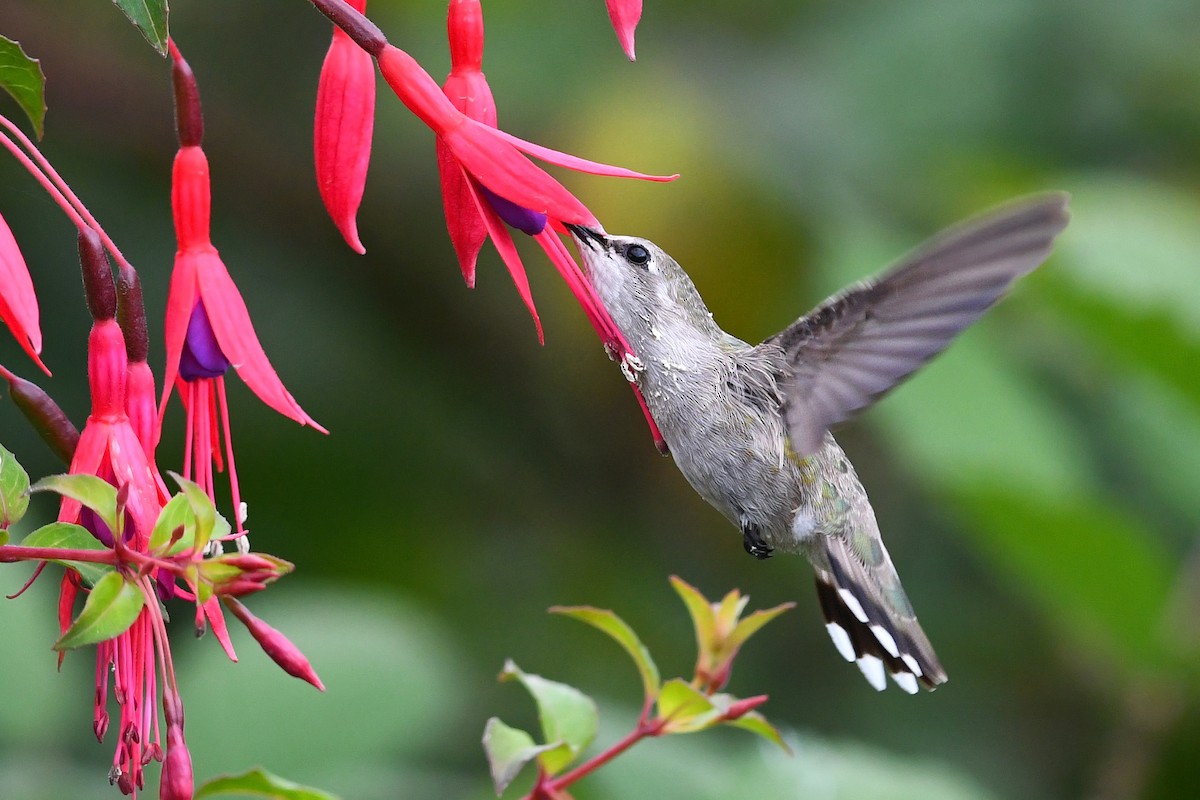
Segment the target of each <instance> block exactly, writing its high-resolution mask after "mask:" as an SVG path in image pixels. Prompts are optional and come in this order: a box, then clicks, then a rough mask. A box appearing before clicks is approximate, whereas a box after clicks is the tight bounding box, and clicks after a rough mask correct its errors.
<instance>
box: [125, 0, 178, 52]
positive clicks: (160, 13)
mask: <svg viewBox="0 0 1200 800" xmlns="http://www.w3.org/2000/svg"><path fill="white" fill-rule="evenodd" d="M113 4H114V5H115V6H116V7H117V8H119V9H121V11H122V12H124V14H125V16H126V17H128V18H129V21H130V22H132V23H133V24H134V25H136V26H137V28H138V30H140V31H141V32H142V36H145V37H146V41H148V42H149V43H150V44H151V45H153V46H154V49H155V50H157V51H158V52H159V53H160V54H162V55H164V56H165V55H166V54H167V14H168V10H169V9H168V8H167V0H113Z"/></svg>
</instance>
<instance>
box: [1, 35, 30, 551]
mask: <svg viewBox="0 0 1200 800" xmlns="http://www.w3.org/2000/svg"><path fill="white" fill-rule="evenodd" d="M0 38H2V37H0ZM28 508H29V474H28V473H27V472H25V469H24V467H22V466H21V465H20V463H19V462H18V461H17V457H16V456H14V455H13V454H12V453H10V452H8V450H5V449H4V447H3V446H2V445H0V530H4V529H5V528H7V527H8V526H10V525H14V524H16V523H17V522H19V521H20V519H21V517H23V516H25V511H26V509H28ZM0 544H3V542H0Z"/></svg>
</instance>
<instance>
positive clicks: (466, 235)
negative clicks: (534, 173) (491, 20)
mask: <svg viewBox="0 0 1200 800" xmlns="http://www.w3.org/2000/svg"><path fill="white" fill-rule="evenodd" d="M446 27H447V32H448V34H449V40H450V65H451V66H450V74H449V76H447V78H446V83H445V85H444V86H443V91H444V93H445V94H446V97H447V98H449V100H450V102H451V103H452V104H453V105H454V107H455V108H456V109H458V110H459V111H460V112H462V113H463V114H464V115H465V116H466V117H467V118H468V119H470V120H473V121H476V122H478V123H481V124H483V125H486V126H490V127H492V128H495V127H496V125H497V113H496V104H495V101H494V99H493V98H492V91H491V88H490V87H489V86H488V82H487V78H486V77H485V76H484V74H483V41H484V35H483V10H482V7H481V6H480V3H479V0H451V2H450V8H449V13H448V15H447V26H446ZM437 155H438V169H439V172H440V174H441V181H442V201H443V204H444V206H445V211H446V223H447V226H448V227H449V230H450V238H451V241H452V242H453V243H454V250H455V253H456V254H457V255H458V259H459V266H460V267H461V269H462V271H463V277H464V278H466V280H467V284H468V285H469V286H473V285H474V283H475V263H476V259H477V257H478V254H479V250H480V248H481V247H482V246H483V242H484V240H485V239H487V238H489V237H490V238H491V240H492V243H493V244H494V245H495V246H496V250H497V251H498V252H499V253H500V257H501V259H502V260H503V261H504V263H505V265H506V266H507V267H508V271H509V274H510V275H511V276H512V279H513V283H514V284H515V285H516V287H517V291H518V292H519V293H520V295H521V299H522V300H523V301H524V302H525V305H526V307H527V308H528V309H529V313H530V314H531V315H532V316H533V319H534V322H535V324H536V325H537V327H538V336H539V338H541V336H542V329H541V322H540V321H539V320H538V315H537V309H536V308H535V306H534V303H533V296H532V294H531V293H530V290H529V280H528V278H527V277H526V274H525V267H524V264H523V263H522V262H521V258H520V255H519V254H518V252H517V249H516V247H515V245H514V244H513V241H512V236H511V234H509V232H508V230H507V229H506V228H505V226H504V224H502V223H506V224H507V225H509V226H511V227H512V228H514V229H516V230H519V231H521V232H522V233H524V234H526V235H528V236H532V237H533V238H534V240H535V241H536V242H537V243H538V245H540V246H541V248H542V250H543V251H544V252H545V253H546V256H547V258H549V259H550V261H551V263H553V264H554V266H555V268H556V269H557V270H558V271H559V274H560V275H561V276H562V278H563V280H564V281H566V283H567V286H568V287H569V288H570V289H571V292H572V294H574V295H575V298H576V299H577V300H578V301H579V304H580V306H581V307H582V308H583V310H584V313H585V314H586V316H587V318H588V320H589V321H590V322H591V324H592V326H593V327H594V328H595V329H596V333H597V334H598V335H599V336H600V340H601V341H602V342H603V344H604V347H605V349H606V351H607V352H608V353H609V354H610V355H612V356H613V357H614V358H616V359H617V360H618V361H620V362H621V364H622V366H623V367H625V368H627V369H628V368H629V367H630V365H635V364H637V363H638V362H637V360H636V356H635V355H634V354H633V352H632V351H631V350H630V348H629V345H628V344H627V343H626V342H625V340H624V337H623V336H622V335H621V332H620V331H619V330H618V329H617V326H616V323H615V322H613V320H612V317H611V316H610V315H609V313H608V311H607V309H605V308H604V305H603V304H602V303H601V302H600V299H599V297H597V295H596V293H595V290H594V289H593V288H592V285H591V283H590V282H589V281H588V280H587V278H586V277H585V276H584V274H583V271H582V270H581V269H580V268H579V265H578V264H577V263H576V261H575V259H574V258H573V257H572V256H571V254H570V252H569V251H568V250H567V249H566V247H564V246H563V243H562V240H561V239H559V237H558V233H557V232H556V231H561V230H563V227H562V226H563V223H565V222H570V221H571V220H569V219H565V218H561V217H555V216H554V215H553V214H552V213H550V212H548V211H538V210H534V209H532V208H529V207H526V206H522V205H520V204H519V203H517V202H514V201H513V200H511V199H509V198H507V197H504V196H503V195H501V194H498V193H497V192H495V191H493V190H492V189H491V188H489V187H488V186H487V185H485V184H484V183H483V182H481V181H479V180H478V179H476V178H475V177H473V176H472V175H471V174H470V173H469V172H468V171H467V169H466V168H465V166H464V164H463V163H462V162H461V161H459V159H458V158H457V157H456V156H455V153H454V151H453V150H452V148H451V146H450V145H449V144H448V143H447V141H446V140H445V138H444V137H442V136H439V137H438V139H437ZM609 169H616V168H609ZM602 174H613V173H602ZM639 177H644V176H639ZM572 199H574V198H572ZM576 202H578V201H576ZM580 205H582V204H580ZM585 210H586V209H585ZM587 213H588V215H589V216H590V215H591V212H587ZM630 386H631V387H632V388H633V391H634V395H635V396H636V397H637V399H638V403H639V404H640V405H641V407H642V411H643V413H644V414H645V415H646V421H647V423H648V424H649V426H650V430H651V432H652V434H653V436H654V440H655V444H656V445H657V446H658V447H659V448H660V449H662V448H664V447H665V446H666V443H665V442H664V441H663V438H662V435H661V434H660V433H659V431H658V427H657V425H656V424H655V422H654V419H653V417H651V415H650V412H649V409H648V408H647V407H646V404H645V401H644V399H643V398H642V396H641V392H640V390H639V389H638V388H637V385H636V384H635V383H633V382H632V381H631V382H630Z"/></svg>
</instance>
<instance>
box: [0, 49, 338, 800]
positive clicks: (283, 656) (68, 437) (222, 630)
mask: <svg viewBox="0 0 1200 800" xmlns="http://www.w3.org/2000/svg"><path fill="white" fill-rule="evenodd" d="M170 50H171V54H172V61H173V64H174V67H175V68H174V73H175V84H176V89H177V97H178V98H179V102H178V120H177V121H178V127H179V132H180V144H181V147H180V152H179V155H178V156H177V159H176V166H175V172H174V181H173V192H172V205H173V210H174V212H175V221H176V233H177V236H178V240H179V252H178V253H177V256H176V263H175V271H174V273H173V274H172V278H171V290H170V297H169V299H168V307H167V313H166V331H165V340H166V351H167V367H166V375H167V378H166V381H165V385H164V387H163V395H162V401H161V407H160V403H159V402H158V401H156V397H155V395H156V391H155V381H154V374H153V371H152V369H151V367H150V365H149V363H148V361H147V354H148V351H149V341H148V334H147V326H146V318H145V311H144V308H143V304H142V296H141V286H140V281H139V279H138V275H137V271H136V270H135V269H134V268H133V266H132V265H131V264H130V263H129V262H128V261H127V260H126V259H125V258H124V257H123V256H122V254H121V252H120V251H119V250H118V249H117V247H116V245H115V244H114V243H113V242H112V240H111V239H110V238H109V237H108V236H107V234H105V233H104V230H103V228H101V226H100V224H99V223H98V222H97V221H96V219H95V218H94V217H93V216H92V215H91V214H90V213H89V212H88V210H87V209H86V207H84V205H83V203H82V202H81V201H80V200H79V198H78V197H77V196H76V195H75V194H74V193H73V192H72V191H71V189H70V187H69V186H67V184H66V182H65V181H64V180H63V179H62V178H61V176H60V175H59V174H58V173H57V172H56V171H55V170H54V168H53V167H52V166H51V165H50V163H49V162H48V161H47V160H46V159H45V158H44V156H42V154H41V153H40V152H39V151H38V149H37V147H36V146H35V145H34V144H33V142H32V141H30V140H29V138H28V137H26V136H25V135H24V134H23V133H22V132H21V131H20V129H19V128H17V127H16V126H15V125H14V124H13V123H12V122H11V121H9V120H8V119H6V118H4V117H2V116H0V128H3V132H0V146H3V147H4V148H5V149H6V150H8V151H9V153H11V154H12V155H13V157H14V158H16V160H17V161H18V162H19V163H20V164H22V165H23V166H25V167H26V169H27V170H28V171H29V172H30V174H31V175H33V177H34V178H35V179H36V180H37V181H38V182H39V183H40V184H41V185H42V187H43V188H45V189H46V191H47V192H48V193H49V194H50V196H51V197H52V198H53V199H54V200H55V201H56V202H57V203H58V204H59V206H60V207H61V208H62V209H63V211H64V212H65V213H66V215H67V217H68V218H69V219H70V220H71V222H72V223H73V225H74V226H75V227H76V229H77V230H78V231H79V254H80V267H81V272H82V275H83V284H84V290H85V297H86V300H87V307H88V311H89V313H90V315H91V318H92V328H91V333H90V334H89V337H88V348H87V351H88V384H89V389H90V396H91V412H90V414H89V415H88V417H87V420H86V422H85V424H84V426H83V429H82V431H77V430H76V428H75V427H74V425H72V423H71V422H70V420H69V419H68V417H67V415H66V414H64V413H63V412H62V410H61V409H60V408H59V407H58V406H57V404H55V403H54V401H53V400H52V399H51V398H50V397H49V395H47V394H46V393H45V392H44V391H42V390H41V389H40V388H39V387H37V386H36V385H35V384H34V383H32V382H31V381H28V380H26V379H24V378H21V377H19V376H17V375H16V374H14V373H13V372H12V371H10V370H8V369H7V368H5V367H3V366H0V378H3V380H4V381H5V382H6V383H7V384H8V387H9V394H10V396H11V397H12V398H13V400H14V401H15V405H17V407H18V408H20V409H21V411H22V412H23V413H24V414H25V415H26V416H27V417H28V418H29V420H30V422H31V423H33V425H34V428H35V429H36V430H37V431H38V433H39V434H40V435H41V436H42V438H43V439H45V440H46V441H47V443H48V444H49V445H50V446H51V448H52V449H53V451H54V452H55V453H56V454H58V455H59V456H60V457H61V458H62V459H63V460H64V462H66V463H67V464H68V470H67V473H66V474H65V475H60V476H51V477H49V478H45V479H43V480H42V481H39V482H38V483H37V484H35V485H34V486H33V487H32V491H35V492H36V491H50V492H55V493H57V494H59V495H61V498H62V499H61V503H60V506H59V513H58V518H57V521H56V522H54V523H52V524H50V525H47V526H44V527H42V528H39V529H38V530H36V531H34V532H33V533H31V534H29V535H28V536H26V537H25V538H24V539H23V540H22V541H21V544H20V545H19V546H18V545H9V544H7V540H8V528H9V526H11V525H12V524H14V523H16V522H17V521H18V520H19V519H20V516H21V514H22V513H23V511H24V506H25V505H27V503H28V500H27V497H26V494H27V489H26V488H23V487H28V478H27V477H25V476H24V472H23V470H21V468H20V466H19V465H18V464H16V461H15V459H14V458H13V457H12V455H11V454H10V453H8V452H7V451H5V450H3V448H0V562H16V561H34V562H37V563H38V567H37V569H36V570H35V572H34V574H33V577H31V578H30V580H29V582H28V583H27V586H28V585H29V584H32V582H33V581H34V580H35V579H36V578H37V576H38V575H39V574H40V573H41V572H42V570H43V568H44V567H45V565H46V564H47V563H49V562H51V561H53V562H55V563H59V564H62V565H63V566H65V567H66V568H67V569H66V570H65V571H64V574H63V577H62V580H61V584H60V589H59V602H58V619H59V625H60V632H61V636H60V639H59V641H58V642H57V643H56V644H55V649H56V650H58V652H59V661H60V663H61V660H62V658H63V656H64V654H65V653H66V651H67V650H70V649H74V648H78V647H83V646H86V645H95V648H96V690H95V694H94V700H95V702H94V710H93V731H94V732H95V734H96V737H97V738H98V739H100V740H102V741H103V740H104V739H105V738H106V737H107V736H108V735H109V733H110V729H111V728H112V727H113V724H112V723H113V718H112V716H111V714H110V711H111V708H112V706H113V705H114V704H115V706H116V712H117V714H116V720H115V721H116V731H115V733H116V736H115V739H116V747H115V750H114V754H113V762H112V767H111V769H110V771H109V776H108V777H109V781H110V782H111V783H112V784H114V785H115V786H117V787H118V788H119V789H120V791H121V792H122V793H124V794H128V795H135V796H136V794H137V793H138V792H139V791H140V790H141V789H143V788H144V786H145V774H144V772H145V767H146V765H147V764H149V763H150V762H151V761H160V762H162V771H161V778H160V781H159V789H160V796H161V797H163V798H171V799H172V800H176V799H177V798H190V797H191V796H192V794H193V788H194V781H193V776H192V767H191V756H190V754H189V752H188V748H187V744H186V739H185V737H184V715H183V701H182V698H181V697H180V695H179V691H178V689H177V686H176V678H175V670H174V666H173V661H172V658H171V648H170V642H169V640H168V638H167V632H166V626H165V618H166V611H165V607H164V605H163V603H164V602H165V601H168V600H171V599H173V598H178V599H181V600H185V601H188V602H191V603H193V604H194V606H195V609H196V630H197V633H201V632H204V631H206V630H211V631H212V632H213V634H214V636H215V637H216V639H217V641H218V642H219V643H220V645H221V646H222V648H223V649H224V650H225V652H226V653H227V654H228V655H229V657H230V658H231V659H233V660H236V655H235V654H234V651H233V647H232V645H231V643H230V640H229V634H228V631H227V629H226V625H225V618H224V613H223V609H228V610H230V611H231V612H232V613H233V614H234V616H235V617H237V619H238V620H239V621H241V622H242V623H243V624H244V625H245V626H246V628H247V630H248V631H249V632H250V634H251V636H252V637H254V639H255V640H256V641H257V642H258V643H259V644H260V645H261V646H262V647H263V650H264V652H266V653H267V655H268V656H270V657H271V658H272V659H274V660H275V661H276V662H277V663H278V664H279V665H280V666H281V667H283V669H284V670H286V671H287V672H288V673H289V674H292V675H295V676H297V677H300V678H301V679H303V680H305V681H307V682H309V683H311V684H313V685H314V686H316V687H317V688H319V689H321V688H323V686H322V684H321V681H320V679H319V678H318V677H317V675H316V673H315V672H314V671H313V669H312V667H311V665H310V664H309V663H308V661H307V659H306V658H305V657H304V655H303V654H302V653H300V651H299V650H297V649H296V647H295V646H294V645H292V644H291V643H290V642H289V641H288V640H287V638H286V637H285V636H284V635H283V634H282V633H280V632H279V631H277V630H275V629H274V628H272V627H270V626H269V625H267V624H266V623H264V622H262V621H261V620H259V619H258V618H256V617H255V616H254V615H253V614H251V613H250V611H249V609H247V608H246V607H245V606H244V605H242V604H241V603H240V602H238V600H237V599H236V598H237V597H239V596H243V595H247V594H251V593H254V592H257V591H261V590H262V589H264V588H266V587H267V586H268V585H269V584H270V583H272V582H274V581H275V580H277V579H278V578H280V577H281V576H283V575H285V574H287V573H288V572H290V571H291V569H292V565H291V564H289V563H288V562H286V561H283V560H281V559H278V558H275V557H273V556H268V555H263V554H254V553H250V552H248V544H247V543H246V538H245V530H244V528H243V525H242V523H243V521H244V513H241V512H240V507H241V505H242V504H241V502H240V496H239V493H238V489H237V480H236V473H235V471H234V469H233V449H232V446H231V445H230V444H229V414H228V409H227V406H226V404H225V392H224V382H223V374H224V372H225V371H226V370H227V369H228V368H229V367H230V366H233V367H234V368H235V370H236V371H237V372H238V373H239V375H241V376H242V377H243V379H244V380H245V381H246V383H247V385H249V386H250V388H251V389H252V390H253V391H254V392H255V393H256V394H257V395H258V396H259V397H260V398H261V399H262V400H263V401H264V402H266V403H267V404H268V405H270V406H271V407H273V408H276V409H277V410H279V411H280V412H281V413H283V414H284V415H286V416H288V417H290V418H291V419H294V420H296V421H297V422H300V423H301V424H307V425H312V426H314V427H317V428H318V429H319V430H323V429H321V428H320V426H318V425H316V423H315V422H313V420H312V419H311V418H310V417H308V415H307V414H305V413H304V411H303V410H302V409H301V408H300V407H299V405H298V404H296V402H295V400H293V399H292V397H291V395H290V394H288V392H287V390H286V389H284V388H283V385H282V383H280V381H279V378H278V377H277V376H276V374H275V372H274V370H273V369H272V368H271V366H270V363H269V362H268V361H267V359H266V356H265V355H264V354H263V352H262V348H261V346H260V345H259V343H258V339H257V337H256V336H255V334H254V329H253V327H252V325H251V323H250V318H249V314H248V313H247V311H246V306H245V304H244V302H243V301H242V299H241V296H240V295H239V293H238V291H237V288H236V287H235V286H234V284H233V282H232V280H231V278H230V277H229V273H228V271H227V270H226V269H225V267H224V265H223V264H222V262H221V260H220V256H219V255H218V254H217V251H216V250H215V248H213V246H212V244H211V243H210V241H209V235H208V224H209V210H210V207H209V187H208V172H207V164H206V162H205V159H204V153H203V151H202V150H201V149H200V134H201V131H202V126H201V122H200V120H201V117H200V106H199V95H198V93H197V91H196V87H195V80H194V78H193V77H192V75H191V71H190V69H188V67H187V64H186V62H185V61H184V60H183V58H182V56H181V55H180V54H179V51H178V49H177V48H176V47H175V46H174V43H173V42H172V43H171V46H170ZM108 254H111V255H112V257H113V258H114V259H115V261H116V268H115V270H114V267H113V264H112V263H111V262H110V261H109V257H108ZM0 319H3V321H4V322H5V324H6V325H7V326H8V328H9V330H10V331H11V332H12V333H13V334H14V336H15V337H16V339H17V341H18V343H20V345H21V346H22V349H24V350H25V352H26V353H27V354H28V355H29V356H30V358H32V360H33V361H34V363H35V364H36V365H37V366H38V367H40V368H41V369H42V370H44V371H46V372H48V370H46V367H45V365H44V364H43V362H42V360H41V338H42V337H41V331H40V329H39V313H38V303H37V296H36V294H35V292H34V290H33V282H32V279H31V278H30V275H29V271H28V269H27V267H26V263H25V260H24V258H23V257H22V254H21V252H20V249H19V247H18V245H17V243H16V240H15V239H14V237H13V235H12V233H11V232H10V231H9V228H8V226H7V225H6V224H5V223H4V221H3V219H2V218H0ZM173 386H174V387H176V388H177V389H178V391H179V394H180V396H181V398H182V399H183V402H184V406H185V408H186V410H187V446H186V448H185V449H186V452H187V455H186V457H185V461H186V463H185V465H184V469H183V472H184V475H181V476H175V482H176V483H177V484H178V485H179V487H180V489H181V490H182V491H181V492H180V493H179V494H177V495H174V496H172V494H171V492H170V491H169V490H168V488H167V484H166V482H165V481H164V480H163V477H162V473H161V472H160V470H159V467H158V465H157V461H156V449H157V446H158V442H159V439H160V432H161V424H162V414H163V411H165V405H166V400H167V397H168V396H169V395H170V393H171V392H170V390H171V388H172V387H173ZM218 417H219V424H218ZM222 437H223V442H224V445H225V446H224V460H222V453H221V448H220V447H219V445H220V444H221V442H222ZM214 465H215V467H216V468H217V469H221V468H223V467H226V466H227V468H228V471H229V473H230V482H231V493H232V497H233V502H234V507H235V509H237V510H238V511H239V513H238V515H237V523H236V528H233V527H231V526H230V525H229V524H228V523H227V522H225V519H224V517H223V516H222V515H220V514H219V513H218V512H217V511H216V499H215V492H214V484H213V469H214ZM229 540H234V541H236V542H237V543H238V552H237V553H234V554H230V555H224V554H223V547H222V546H221V543H222V542H223V541H229ZM23 591H24V589H22V592H23ZM18 594H20V593H18ZM80 601H82V608H81V609H79V610H77V606H78V605H79V603H80ZM110 690H111V691H110ZM159 703H161V714H160V713H159V710H158V709H159Z"/></svg>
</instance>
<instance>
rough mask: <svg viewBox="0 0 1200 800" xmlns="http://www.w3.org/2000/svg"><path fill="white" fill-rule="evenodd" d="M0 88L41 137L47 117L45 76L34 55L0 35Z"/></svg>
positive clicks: (38, 136)
mask: <svg viewBox="0 0 1200 800" xmlns="http://www.w3.org/2000/svg"><path fill="white" fill-rule="evenodd" d="M0 88H3V89H4V90H5V91H7V92H8V93H9V94H10V95H12V97H13V99H14V100H16V101H17V105H19V106H20V107H21V110H22V111H24V112H25V116H27V117H29V122H30V123H31V124H32V125H33V130H34V133H36V134H37V138H39V139H41V138H42V125H43V123H44V122H45V119H46V76H45V75H43V74H42V65H41V63H40V62H39V61H38V60H37V59H36V58H30V57H29V56H27V55H25V51H24V50H22V49H21V45H20V43H18V42H14V41H13V40H12V39H7V38H5V37H3V36H0Z"/></svg>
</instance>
